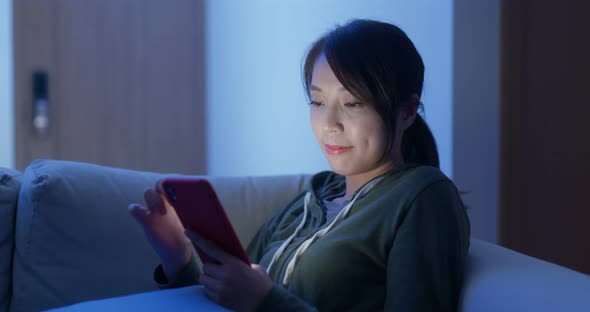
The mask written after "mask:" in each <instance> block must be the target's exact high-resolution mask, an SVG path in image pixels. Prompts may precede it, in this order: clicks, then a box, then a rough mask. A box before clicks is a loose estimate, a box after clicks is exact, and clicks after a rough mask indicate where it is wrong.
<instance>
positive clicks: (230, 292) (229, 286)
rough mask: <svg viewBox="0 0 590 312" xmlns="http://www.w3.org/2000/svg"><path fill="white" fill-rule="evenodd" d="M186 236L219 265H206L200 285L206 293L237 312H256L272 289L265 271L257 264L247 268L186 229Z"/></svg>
mask: <svg viewBox="0 0 590 312" xmlns="http://www.w3.org/2000/svg"><path fill="white" fill-rule="evenodd" d="M186 235H187V236H188V238H190V239H191V240H192V241H193V243H194V244H195V245H196V246H199V248H201V249H202V250H203V251H204V252H205V253H207V255H209V256H210V257H211V258H214V259H215V260H217V261H218V262H219V264H213V263H205V264H203V274H201V277H200V280H199V283H200V284H201V285H203V287H204V290H205V294H206V295H207V296H208V297H209V298H210V299H211V300H213V301H215V302H217V303H218V304H220V305H223V306H225V307H228V308H230V309H232V310H234V311H244V312H250V311H256V308H257V307H258V304H259V303H260V302H261V301H262V299H263V298H264V296H265V295H266V294H267V293H268V292H269V291H270V289H271V287H272V281H271V279H270V277H268V274H267V273H266V269H265V268H264V267H263V266H261V265H258V264H252V266H248V265H247V264H245V263H244V262H242V261H241V260H240V259H238V258H236V257H234V256H232V255H230V254H228V253H226V252H225V251H223V250H221V249H220V248H219V247H217V246H216V245H215V244H213V243H211V242H210V241H208V240H206V239H204V238H203V237H201V236H200V235H198V234H196V233H195V232H192V231H190V230H187V231H186Z"/></svg>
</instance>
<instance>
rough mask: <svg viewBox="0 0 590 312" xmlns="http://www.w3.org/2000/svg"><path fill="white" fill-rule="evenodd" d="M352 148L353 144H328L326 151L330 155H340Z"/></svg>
mask: <svg viewBox="0 0 590 312" xmlns="http://www.w3.org/2000/svg"><path fill="white" fill-rule="evenodd" d="M351 149H352V146H338V145H328V144H326V153H328V154H329V155H340V154H343V153H346V152H348V151H350V150H351Z"/></svg>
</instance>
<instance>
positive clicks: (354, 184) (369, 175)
mask: <svg viewBox="0 0 590 312" xmlns="http://www.w3.org/2000/svg"><path fill="white" fill-rule="evenodd" d="M393 168H394V165H392V164H391V163H387V164H383V165H382V166H379V167H377V168H375V169H373V170H371V171H368V172H363V173H359V174H354V175H349V176H346V194H345V195H344V199H350V198H352V195H353V194H354V192H356V191H357V190H358V189H359V188H361V187H362V186H363V185H365V184H366V183H367V182H369V181H370V180H372V179H373V178H375V177H377V176H379V175H382V174H384V173H386V172H387V171H389V170H391V169H393Z"/></svg>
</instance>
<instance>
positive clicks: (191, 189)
mask: <svg viewBox="0 0 590 312" xmlns="http://www.w3.org/2000/svg"><path fill="white" fill-rule="evenodd" d="M157 187H158V188H160V192H162V193H163V194H165V196H166V198H167V199H168V202H169V203H170V205H172V207H174V210H175V211H176V214H177V215H178V217H179V218H180V221H181V222H182V225H183V226H184V228H187V229H190V230H191V231H193V232H195V233H197V234H199V235H201V236H202V237H204V238H205V239H207V240H209V241H211V242H212V243H214V244H215V245H217V246H218V247H219V248H221V249H223V250H224V251H225V252H227V253H229V254H231V255H233V256H234V257H236V258H238V259H240V260H242V261H243V262H244V263H246V264H248V265H250V260H249V259H248V255H247V254H246V251H244V248H243V247H242V245H241V243H240V240H239V239H238V236H237V235H236V232H235V231H234V228H233V227H232V225H231V223H230V221H229V219H228V217H227V215H226V213H225V210H224V209H223V206H222V205H221V202H220V201H219V199H218V198H217V194H216V193H215V190H214V189H213V186H211V184H210V183H209V181H207V180H206V179H200V178H193V177H168V178H165V179H163V180H160V181H159V182H158V186H157ZM193 245H194V244H193ZM194 246H195V250H196V251H197V253H198V254H199V257H200V258H201V260H202V261H203V263H207V262H212V263H218V261H217V260H215V259H213V258H211V257H209V256H208V255H207V254H206V253H205V252H204V251H203V250H201V249H200V248H199V247H197V246H196V245H194Z"/></svg>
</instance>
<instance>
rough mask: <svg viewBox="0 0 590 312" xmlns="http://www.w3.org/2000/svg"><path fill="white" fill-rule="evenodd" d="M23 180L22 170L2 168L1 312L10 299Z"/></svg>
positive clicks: (0, 196)
mask: <svg viewBox="0 0 590 312" xmlns="http://www.w3.org/2000/svg"><path fill="white" fill-rule="evenodd" d="M21 181H22V173H21V172H19V171H16V170H12V169H6V168H0V312H5V311H8V302H9V301H10V293H11V287H10V281H11V279H12V252H13V250H14V218H15V216H16V206H17V202H18V192H19V191H20V186H21Z"/></svg>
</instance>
